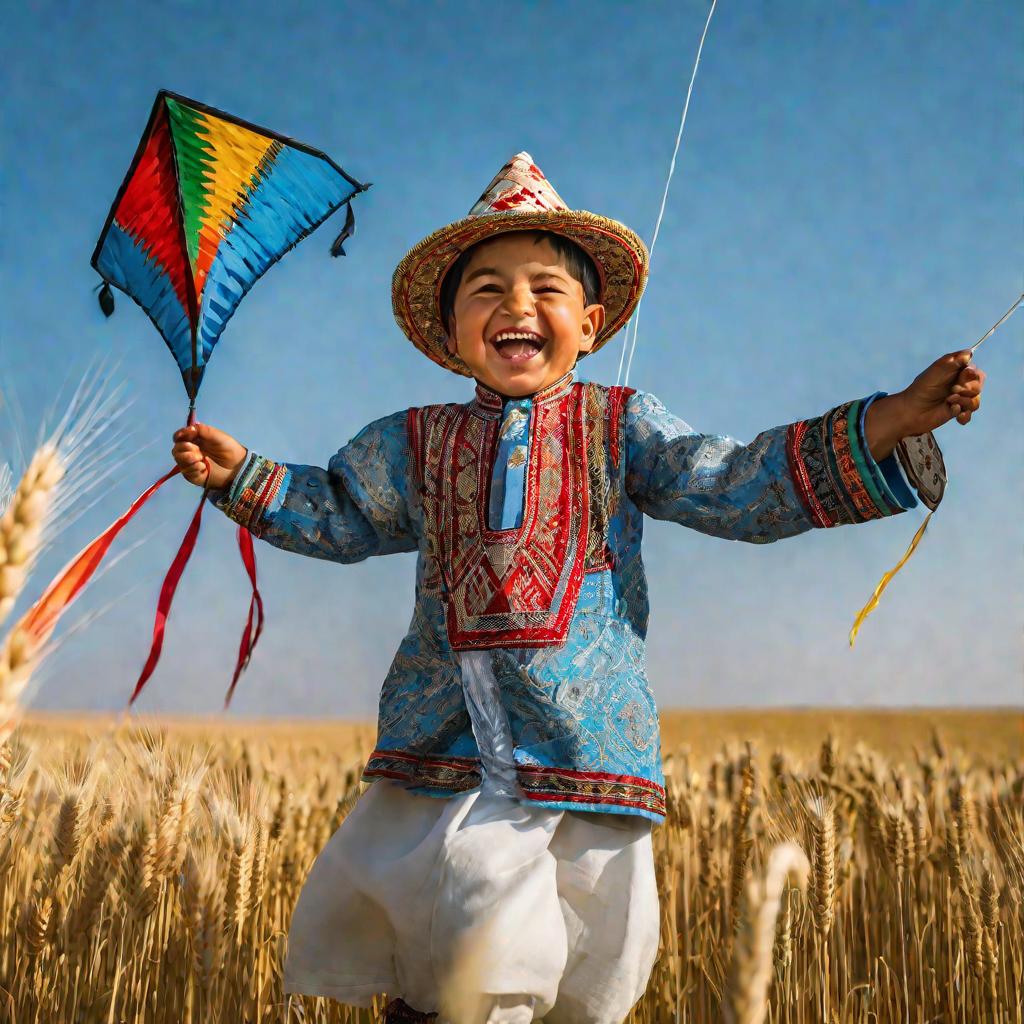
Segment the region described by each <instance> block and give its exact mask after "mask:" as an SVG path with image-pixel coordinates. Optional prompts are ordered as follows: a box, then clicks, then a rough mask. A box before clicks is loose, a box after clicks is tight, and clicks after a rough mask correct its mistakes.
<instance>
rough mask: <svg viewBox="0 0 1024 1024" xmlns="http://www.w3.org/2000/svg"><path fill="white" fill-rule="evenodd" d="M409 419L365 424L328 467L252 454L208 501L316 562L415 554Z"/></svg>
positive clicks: (262, 535) (401, 417)
mask: <svg viewBox="0 0 1024 1024" xmlns="http://www.w3.org/2000/svg"><path fill="white" fill-rule="evenodd" d="M405 417H406V414H405V413H404V412H400V413H395V414H394V415H392V416H386V417H384V418H383V419H380V420H376V421H375V422H373V423H371V424H370V425H369V426H367V427H364V428H363V429H362V430H361V431H360V432H359V433H358V434H357V435H356V436H355V437H354V438H353V439H352V440H351V441H350V442H349V443H348V444H347V445H345V447H344V448H342V449H341V450H340V451H339V452H338V453H337V454H336V455H334V456H332V458H331V460H330V462H329V463H328V464H327V469H326V470H324V469H321V468H320V467H318V466H304V465H300V464H296V463H288V462H274V461H273V460H271V459H268V458H265V457H264V456H262V455H258V454H256V453H255V452H249V454H248V456H247V458H246V460H245V462H244V463H243V464H242V467H241V469H240V470H239V471H238V473H237V475H236V476H235V479H234V481H233V483H232V485H231V487H230V488H229V489H226V490H220V491H211V492H210V496H211V500H212V501H213V503H214V504H215V505H216V506H217V507H218V508H219V509H221V510H222V511H223V512H224V513H225V514H226V515H227V516H228V517H230V518H231V519H233V520H234V521H235V522H237V523H239V524H241V525H242V526H244V527H246V528H247V529H249V530H250V531H251V532H252V533H253V534H254V535H255V536H257V537H260V538H262V539H263V540H265V541H268V542H269V543H271V544H273V545H274V546H275V547H279V548H284V549H285V550H286V551H295V552H298V553H299V554H303V555H309V556H311V557H313V558H326V559H330V560H331V561H335V562H360V561H362V560H363V559H364V558H369V557H370V556H371V555H387V554H393V553H395V552H398V551H414V550H416V547H417V538H416V534H415V530H414V527H413V524H412V522H411V521H410V519H409V510H408V506H407V503H406V499H407V496H408V469H409V450H408V442H407V440H406V430H405Z"/></svg>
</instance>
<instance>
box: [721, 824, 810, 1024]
mask: <svg viewBox="0 0 1024 1024" xmlns="http://www.w3.org/2000/svg"><path fill="white" fill-rule="evenodd" d="M809 872H810V864H809V862H808V860H807V855H806V854H805V853H804V851H803V850H801V849H800V847H799V846H797V845H796V843H782V844H781V845H779V846H776V847H775V848H774V849H773V850H772V852H771V854H770V855H769V857H768V869H767V871H766V872H765V878H764V882H763V883H762V882H761V881H759V880H755V879H751V880H750V881H749V882H748V883H747V891H746V897H747V914H746V917H745V919H744V922H743V927H742V928H741V929H740V932H739V935H738V938H737V941H736V946H735V947H734V951H733V961H732V972H731V977H730V984H729V990H728V996H727V998H726V1000H725V1004H724V1006H723V1014H722V1017H723V1020H724V1021H725V1024H762V1022H763V1021H764V1019H765V1014H766V1013H767V1009H768V1006H767V996H768V985H769V983H770V982H771V977H772V962H773V961H772V953H773V950H774V948H775V933H776V921H777V919H778V916H779V909H780V907H781V905H782V897H783V892H784V890H785V885H786V881H787V879H788V878H790V877H793V878H795V880H796V882H797V885H798V886H799V888H800V889H801V890H803V889H804V888H805V886H806V883H807V876H808V874H809Z"/></svg>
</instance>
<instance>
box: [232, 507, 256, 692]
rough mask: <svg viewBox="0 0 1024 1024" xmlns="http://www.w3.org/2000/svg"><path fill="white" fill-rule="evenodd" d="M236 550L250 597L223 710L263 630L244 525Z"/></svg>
mask: <svg viewBox="0 0 1024 1024" xmlns="http://www.w3.org/2000/svg"><path fill="white" fill-rule="evenodd" d="M238 550H239V552H240V554H241V556H242V565H244V566H245V571H246V573H248V576H249V582H250V583H251V584H252V597H251V598H250V599H249V615H248V618H247V619H246V621H245V629H244V630H243V631H242V640H241V642H240V643H239V645H238V661H237V662H236V663H235V674H234V675H233V676H232V678H231V685H230V686H229V687H228V692H227V696H226V697H225V698H224V710H225V711H227V709H228V705H230V703H231V696H232V694H234V692H235V686H236V684H237V683H238V680H239V678H240V677H241V675H242V673H243V672H244V671H245V670H246V668H248V666H249V661H250V659H251V658H252V652H253V651H254V650H256V641H257V640H259V638H260V633H262V632H263V598H262V597H261V596H260V591H259V588H258V587H257V586H256V552H255V551H254V550H253V544H252V534H251V533H250V532H249V531H248V530H247V529H245V527H244V526H239V527H238ZM254 613H255V618H256V625H255V629H254V628H253V615H254Z"/></svg>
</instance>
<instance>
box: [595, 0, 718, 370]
mask: <svg viewBox="0 0 1024 1024" xmlns="http://www.w3.org/2000/svg"><path fill="white" fill-rule="evenodd" d="M717 3H718V0H711V10H709V11H708V19H707V21H706V22H705V23H704V31H703V32H702V33H701V37H700V44H699V45H698V47H697V58H696V60H694V62H693V73H692V74H691V75H690V84H689V86H687V89H686V102H685V103H684V104H683V114H682V117H681V118H680V119H679V131H678V132H677V133H676V145H675V149H673V150H672V160H671V162H670V163H669V168H668V177H667V178H666V179H665V190H664V191H663V192H662V195H661V209H660V210H658V219H657V222H656V223H655V225H654V236H653V237H652V239H651V246H650V250H649V254H650V256H649V261H648V279H649V278H650V267H651V266H652V265H653V263H654V247H655V245H657V242H658V232H659V231H660V230H661V221H662V218H663V217H664V216H665V204H666V202H667V201H668V189H669V185H671V183H672V176H673V174H675V170H676V156H677V155H678V153H679V144H680V143H681V142H682V138H683V129H684V128H685V127H686V115H687V114H688V113H689V110H690V97H691V96H692V95H693V83H694V82H695V81H696V80H697V69H698V68H699V67H700V58H701V54H702V53H703V52H704V40H705V39H707V35H708V29H709V28H710V27H711V18H712V16H713V15H714V13H715V5H716V4H717ZM642 302H643V295H642V294H641V296H640V299H639V301H638V302H637V304H636V312H635V314H634V315H633V341H632V344H631V345H630V349H629V361H628V362H627V363H626V379H625V381H623V383H624V384H625V385H628V384H629V371H630V367H632V365H633V353H634V352H635V351H636V335H637V331H638V330H639V328H640V305H641V303H642ZM626 331H627V339H628V333H629V326H628V324H627V327H626ZM625 353H626V343H625V342H624V343H623V348H622V354H621V355H620V356H619V374H618V376H617V377H616V378H615V383H616V384H618V383H619V380H620V378H621V376H622V360H623V357H624V356H625Z"/></svg>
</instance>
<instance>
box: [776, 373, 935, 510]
mask: <svg viewBox="0 0 1024 1024" xmlns="http://www.w3.org/2000/svg"><path fill="white" fill-rule="evenodd" d="M880 395H881V392H878V393H876V394H874V395H872V396H870V397H869V398H866V399H861V400H858V401H855V402H846V403H844V404H843V405H839V406H836V408H834V409H830V410H829V411H828V412H827V413H825V414H824V415H823V416H816V417H815V418H814V419H810V420H801V421H800V422H798V423H794V424H792V425H791V426H790V427H789V428H788V429H787V432H786V454H787V457H788V460H789V469H790V473H791V474H792V477H793V482H794V484H795V486H796V491H797V494H798V495H799V496H800V500H801V501H802V503H803V505H804V507H805V508H806V509H807V512H808V515H809V516H810V518H811V521H812V522H813V523H814V525H815V526H819V527H830V526H842V525H845V524H852V523H864V522H867V521H868V520H869V519H880V518H882V517H883V516H889V515H895V514H896V513H899V512H903V511H905V510H906V509H908V508H913V507H914V506H915V505H916V504H917V501H916V499H915V498H914V496H913V494H912V493H911V492H910V488H909V487H907V485H906V482H905V481H904V480H903V479H902V477H901V476H900V470H899V466H898V464H897V462H896V459H895V458H894V457H892V456H890V457H889V458H887V459H883V460H882V462H881V463H878V462H876V461H875V460H874V458H872V456H871V452H870V451H869V449H868V446H867V444H866V443H865V440H864V429H863V416H864V411H865V410H866V408H867V406H868V405H869V404H870V403H871V402H873V401H874V400H875V399H876V398H878V397H880Z"/></svg>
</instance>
